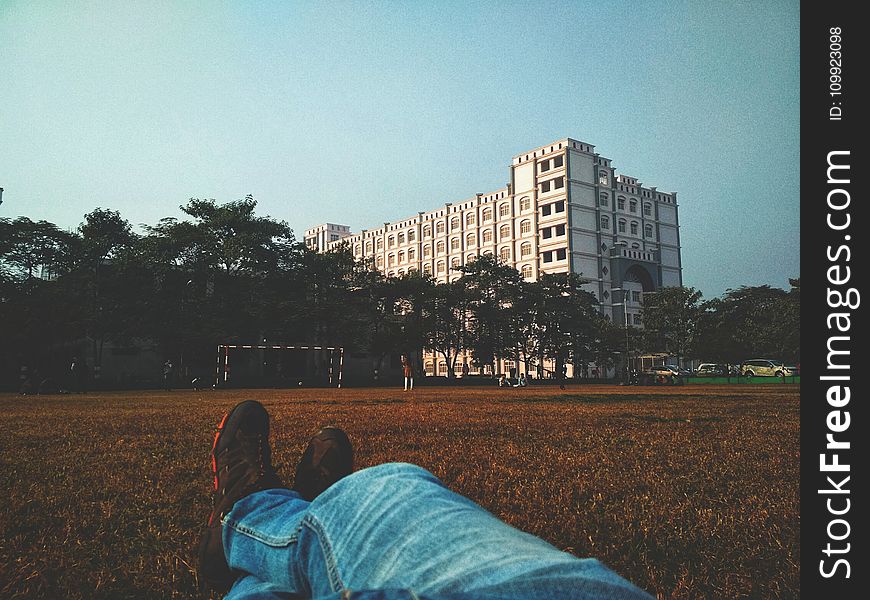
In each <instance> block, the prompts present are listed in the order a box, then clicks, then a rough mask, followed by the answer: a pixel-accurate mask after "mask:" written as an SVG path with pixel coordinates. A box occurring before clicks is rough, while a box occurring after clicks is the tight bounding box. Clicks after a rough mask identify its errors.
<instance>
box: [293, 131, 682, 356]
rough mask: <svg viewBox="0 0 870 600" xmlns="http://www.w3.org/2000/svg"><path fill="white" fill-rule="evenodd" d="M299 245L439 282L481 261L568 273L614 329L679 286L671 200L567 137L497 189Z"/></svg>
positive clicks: (315, 233) (513, 169) (328, 231)
mask: <svg viewBox="0 0 870 600" xmlns="http://www.w3.org/2000/svg"><path fill="white" fill-rule="evenodd" d="M325 236H329V239H326V237H325ZM333 236H339V237H338V238H337V239H336V238H335V237H333ZM321 238H323V239H324V242H325V243H323V244H322V245H321V241H320V240H321ZM305 240H306V244H308V246H309V247H312V248H317V249H319V250H323V249H324V248H329V247H330V246H331V245H333V244H338V243H347V244H349V245H350V248H351V250H352V252H353V254H354V256H355V257H356V258H358V259H369V260H372V261H373V263H374V265H375V266H376V267H377V268H378V269H379V270H381V271H383V272H385V273H386V274H387V275H401V274H403V273H405V272H407V271H410V270H415V269H416V270H420V271H422V272H425V273H429V274H431V275H432V276H433V277H434V278H435V279H436V280H437V281H439V282H445V281H449V280H453V279H457V278H458V277H460V276H461V273H458V272H457V271H454V270H453V268H455V267H458V266H461V265H464V264H466V263H468V262H470V261H472V260H474V259H475V257H477V256H479V255H481V254H487V253H488V254H494V255H496V256H498V257H499V258H500V259H501V260H502V261H503V262H505V263H507V264H510V265H512V266H514V267H515V268H516V269H517V270H518V271H520V273H521V274H522V275H523V277H525V278H526V279H528V280H535V279H537V278H538V276H539V275H540V274H542V273H564V272H574V273H577V274H578V275H581V276H583V277H584V278H586V279H588V280H589V283H588V284H586V286H585V287H586V289H587V290H588V291H590V292H593V293H594V294H595V296H596V297H597V298H598V299H599V302H600V309H601V310H602V312H604V314H605V315H608V316H609V317H610V318H612V319H613V320H614V321H615V322H617V323H619V324H628V325H640V324H641V323H640V314H639V312H640V307H641V302H642V297H643V293H644V292H653V291H655V290H657V289H658V288H660V287H664V286H679V285H682V266H681V258H680V236H679V218H678V211H677V196H676V193H674V192H671V193H664V192H660V191H658V190H657V189H656V188H655V187H644V186H643V184H641V183H639V182H638V180H637V179H635V178H633V177H628V176H626V175H617V174H616V172H615V169H614V168H613V166H612V165H611V160H610V159H609V158H604V157H603V156H601V155H599V154H598V153H596V152H595V147H594V146H592V145H591V144H587V143H585V142H580V141H577V140H574V139H571V138H566V139H563V140H559V141H557V142H553V143H552V144H547V145H546V146H541V147H539V148H535V149H533V150H530V151H528V152H524V153H522V154H520V155H517V156H514V157H513V159H512V160H511V164H510V180H509V183H508V184H507V186H506V187H504V188H502V189H500V190H496V191H494V192H490V193H488V194H476V195H475V196H474V197H473V198H469V199H467V200H463V201H461V202H454V203H451V202H448V203H446V204H444V206H442V207H440V208H437V209H435V210H431V211H427V212H420V213H417V214H416V215H415V216H412V217H409V218H406V219H403V220H400V221H395V222H392V223H384V225H383V226H381V227H378V228H376V229H364V230H362V231H361V232H360V233H357V234H351V233H350V229H349V228H348V227H346V226H342V225H332V224H326V225H319V226H317V227H315V228H312V229H309V230H308V231H306V232H305ZM460 362H461V361H460ZM438 367H439V368H438V372H439V373H440V372H441V370H442V368H441V365H438ZM433 368H434V367H433ZM444 368H446V366H445V367H444Z"/></svg>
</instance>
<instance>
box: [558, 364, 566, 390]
mask: <svg viewBox="0 0 870 600" xmlns="http://www.w3.org/2000/svg"><path fill="white" fill-rule="evenodd" d="M567 377H568V365H562V368H561V369H559V373H558V379H559V389H560V390H564V389H565V379H566V378H567Z"/></svg>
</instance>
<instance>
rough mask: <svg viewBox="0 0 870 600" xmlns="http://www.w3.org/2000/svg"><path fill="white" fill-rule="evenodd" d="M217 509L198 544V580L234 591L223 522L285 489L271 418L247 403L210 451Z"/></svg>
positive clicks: (228, 418) (226, 422)
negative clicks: (267, 493)
mask: <svg viewBox="0 0 870 600" xmlns="http://www.w3.org/2000/svg"><path fill="white" fill-rule="evenodd" d="M211 467H212V472H213V473H214V507H213V508H212V511H211V514H210V515H209V517H208V524H207V526H206V529H205V531H204V532H203V534H202V537H201V538H200V543H199V580H200V586H201V587H203V588H211V589H213V590H216V591H218V592H225V591H227V590H229V588H230V586H232V584H233V582H234V581H235V578H236V577H235V575H234V574H233V572H232V571H231V570H230V567H229V565H228V564H227V559H226V556H225V555H224V546H223V541H222V538H221V520H222V519H223V518H224V516H226V514H227V513H228V512H230V510H231V509H232V507H233V505H234V504H235V503H236V502H237V501H238V500H241V499H242V498H244V497H245V496H248V495H250V494H253V493H254V492H259V491H261V490H268V489H274V488H286V487H287V486H286V485H284V484H283V483H282V482H281V479H280V478H279V477H278V474H277V473H276V472H275V469H274V467H273V466H272V450H271V448H270V447H269V414H268V413H267V412H266V409H265V408H264V407H263V405H262V404H260V403H259V402H256V401H254V400H246V401H244V402H242V403H241V404H238V405H237V406H236V407H235V408H233V410H231V411H230V412H228V413H227V414H226V415H224V418H223V419H222V420H221V422H220V424H219V425H218V430H217V433H216V434H215V437H214V443H213V444H212V450H211Z"/></svg>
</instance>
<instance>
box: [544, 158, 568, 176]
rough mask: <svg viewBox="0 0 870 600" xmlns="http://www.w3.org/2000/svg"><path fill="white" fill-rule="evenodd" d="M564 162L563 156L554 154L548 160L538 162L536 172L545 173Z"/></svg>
mask: <svg viewBox="0 0 870 600" xmlns="http://www.w3.org/2000/svg"><path fill="white" fill-rule="evenodd" d="M564 164H565V161H564V158H563V157H562V156H556V157H555V158H552V159H550V160H542V161H541V162H539V163H538V172H539V173H546V172H547V171H549V170H550V169H558V168H559V167H561V166H562V165H564Z"/></svg>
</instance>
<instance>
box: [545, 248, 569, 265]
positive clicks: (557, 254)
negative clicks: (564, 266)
mask: <svg viewBox="0 0 870 600" xmlns="http://www.w3.org/2000/svg"><path fill="white" fill-rule="evenodd" d="M567 257H568V251H567V250H566V249H565V248H559V249H558V250H550V251H549V252H542V253H541V260H543V261H544V262H545V263H550V262H553V261H554V260H565V259H566V258H567Z"/></svg>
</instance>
